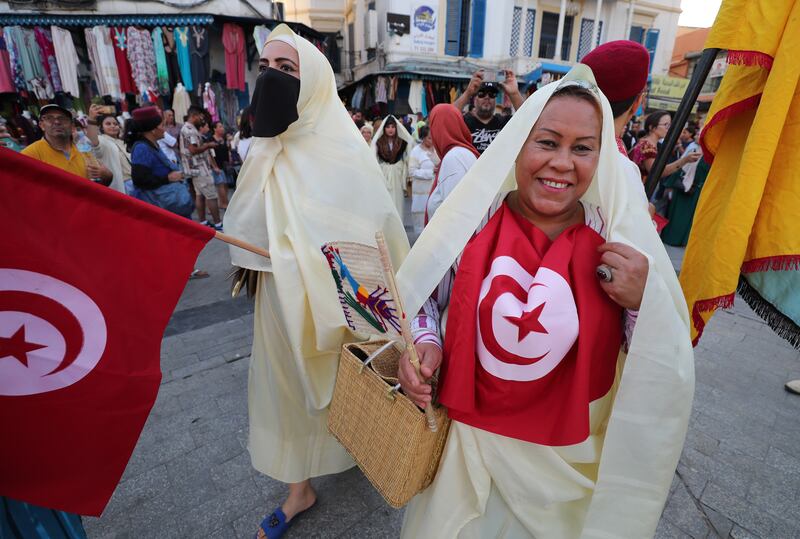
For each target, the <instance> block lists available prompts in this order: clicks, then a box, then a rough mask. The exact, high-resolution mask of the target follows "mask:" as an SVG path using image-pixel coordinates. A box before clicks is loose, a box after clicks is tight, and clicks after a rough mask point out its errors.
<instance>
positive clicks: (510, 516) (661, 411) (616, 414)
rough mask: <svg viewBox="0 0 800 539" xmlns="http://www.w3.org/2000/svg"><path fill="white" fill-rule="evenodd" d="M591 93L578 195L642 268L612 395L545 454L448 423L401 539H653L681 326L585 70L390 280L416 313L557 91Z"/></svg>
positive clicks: (485, 169)
mask: <svg viewBox="0 0 800 539" xmlns="http://www.w3.org/2000/svg"><path fill="white" fill-rule="evenodd" d="M565 84H579V85H581V86H584V87H588V88H593V90H594V91H595V92H597V95H598V99H599V101H600V104H601V105H602V110H603V129H602V148H601V153H600V159H599V164H598V169H597V172H596V174H595V176H594V179H593V181H592V184H591V186H590V187H589V189H588V191H587V192H586V194H585V195H584V197H583V200H585V201H586V202H588V203H590V204H593V205H596V206H598V207H599V208H600V209H601V211H602V213H603V215H605V216H606V218H607V223H606V225H607V232H606V234H605V235H606V239H607V241H615V242H622V243H626V244H628V245H632V246H634V247H635V248H637V249H638V250H639V251H640V252H642V253H644V254H645V255H646V256H647V258H648V261H649V263H650V267H649V272H648V276H647V282H646V286H645V291H644V297H643V299H642V304H641V308H640V310H639V315H638V320H637V322H636V327H635V329H634V332H633V335H632V338H631V342H630V346H629V351H628V353H627V354H625V353H624V352H623V351H620V355H619V361H618V368H617V380H616V382H615V384H614V387H613V388H612V390H611V391H610V392H609V393H608V394H607V395H606V396H604V397H602V398H600V399H598V400H596V401H594V402H593V403H592V404H591V405H590V431H591V433H590V435H589V437H588V438H587V440H585V441H583V442H582V443H579V444H576V445H573V446H568V447H547V446H542V445H537V444H532V443H528V442H523V441H520V440H514V439H511V438H506V437H503V436H499V435H496V434H492V433H489V432H486V431H482V430H480V429H476V428H473V427H470V426H469V425H465V424H461V423H457V422H453V424H452V426H451V430H450V436H449V439H448V442H447V446H446V448H445V452H444V456H443V458H442V461H441V464H440V466H439V471H438V474H437V476H436V478H435V480H434V482H433V484H432V485H431V486H430V487H429V488H428V489H427V490H426V491H425V492H423V493H421V494H420V495H418V496H417V497H416V498H415V499H414V500H412V502H411V504H410V505H409V507H408V508H407V510H406V515H405V521H404V525H403V537H409V538H410V537H437V538H443V539H444V538H452V537H509V538H511V537H515V538H516V537H538V538H546V539H551V538H572V537H585V538H598V539H599V538H603V539H607V538H611V537H636V538H645V537H652V536H653V534H654V532H655V529H656V526H657V524H658V520H659V517H660V515H661V510H662V509H663V506H664V503H665V501H666V498H667V494H668V492H669V486H670V484H671V482H672V478H673V475H674V472H675V467H676V465H677V462H678V457H679V456H680V452H681V448H682V445H683V441H684V437H685V434H686V429H687V426H688V422H689V414H690V412H691V403H692V395H693V391H694V363H693V354H692V347H691V341H690V339H689V317H688V312H687V309H686V304H685V302H684V299H683V295H682V294H681V290H680V287H679V285H678V281H677V278H676V276H675V271H674V270H673V268H672V264H671V263H670V260H669V257H668V256H667V254H666V251H665V250H664V247H663V245H662V243H661V241H660V239H659V237H658V235H657V233H656V231H655V229H654V227H653V226H652V224H651V223H650V219H649V216H648V214H647V210H646V207H644V205H643V204H641V200H640V197H639V195H638V194H637V193H635V192H634V191H633V190H632V188H631V185H630V183H629V182H627V181H626V180H625V176H624V174H625V173H624V171H623V170H622V169H621V168H620V162H619V160H618V159H617V154H618V150H617V147H616V143H615V140H614V122H613V115H612V113H611V108H610V106H609V104H608V100H607V99H606V98H605V97H604V96H602V94H600V93H599V91H597V89H596V86H595V84H594V77H593V76H592V74H591V71H590V70H589V68H588V67H586V66H583V65H578V66H576V67H575V68H573V69H572V71H571V72H570V74H568V75H567V76H566V77H565V78H564V79H562V80H561V81H557V82H554V83H552V84H549V85H547V86H546V87H544V88H542V89H541V90H539V91H537V92H536V93H535V94H533V95H532V96H531V97H529V98H528V99H527V100H526V102H525V104H524V105H523V106H522V107H521V108H520V110H519V111H518V112H517V113H516V114H515V115H514V117H513V119H512V120H511V121H510V122H509V123H508V125H507V126H506V127H505V128H504V129H503V131H502V132H501V133H500V134H499V135H498V137H497V139H496V140H495V141H494V142H493V143H492V145H491V146H489V149H487V150H486V151H485V152H484V153H483V155H482V156H481V158H480V159H479V160H478V162H477V163H476V164H475V165H474V166H473V167H472V169H471V170H470V171H469V173H468V174H467V175H466V176H465V177H464V178H463V179H462V181H461V182H460V183H459V185H458V186H457V187H456V188H455V189H454V190H453V192H452V193H451V195H450V196H449V197H448V198H447V200H445V202H444V204H442V206H441V207H440V208H439V210H438V211H437V212H436V214H435V215H434V217H433V219H432V220H431V222H430V223H429V224H428V226H427V227H426V228H425V230H424V231H423V233H422V235H421V236H420V238H419V239H418V240H417V242H416V243H415V245H414V248H413V250H412V251H411V253H410V254H409V256H408V257H407V258H406V261H405V262H404V263H403V265H402V266H401V268H400V270H399V272H398V281H399V287H400V293H401V294H402V295H403V298H404V299H405V301H406V309H407V310H408V311H409V312H417V311H418V309H419V308H420V306H421V305H422V304H423V302H424V301H425V300H426V299H427V298H428V296H429V295H430V293H431V291H432V290H433V289H434V288H435V287H436V285H437V284H438V282H439V280H440V279H441V277H442V276H443V275H444V274H445V272H446V271H447V270H448V268H449V267H450V265H451V264H452V263H453V261H454V260H455V259H456V257H457V256H458V255H459V254H460V253H461V251H462V250H463V248H464V246H465V245H466V243H467V241H469V239H470V237H471V235H472V233H473V231H474V230H476V227H477V226H478V224H479V223H480V221H481V219H482V218H483V217H484V216H485V215H486V212H487V211H488V209H489V206H490V204H491V203H492V201H493V200H494V199H495V197H496V196H497V195H498V193H502V192H504V191H510V190H512V189H514V188H515V187H516V181H515V178H514V168H513V165H514V161H515V159H516V157H517V154H518V153H519V151H520V149H521V147H522V144H523V143H524V141H525V139H526V138H527V136H528V134H529V132H530V129H531V127H532V126H533V125H534V124H535V122H536V120H537V119H538V117H539V114H540V113H541V111H542V109H543V107H544V105H545V104H546V103H547V100H548V99H549V98H550V96H551V95H552V94H553V92H554V91H555V90H556V89H557V88H559V87H560V86H561V85H565Z"/></svg>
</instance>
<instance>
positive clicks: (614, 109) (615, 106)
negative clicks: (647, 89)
mask: <svg viewBox="0 0 800 539" xmlns="http://www.w3.org/2000/svg"><path fill="white" fill-rule="evenodd" d="M640 95H642V94H641V93H638V94H636V95H635V96H633V97H629V98H628V99H623V100H622V101H614V102H613V103H609V105H611V114H613V115H614V118H619V117H620V116H622V115H623V114H625V113H626V112H628V109H629V108H631V105H633V102H634V101H636V98H638V97H639V96H640Z"/></svg>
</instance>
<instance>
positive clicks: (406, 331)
mask: <svg viewBox="0 0 800 539" xmlns="http://www.w3.org/2000/svg"><path fill="white" fill-rule="evenodd" d="M375 243H377V244H378V252H379V253H380V255H381V264H382V265H383V274H384V277H385V278H386V284H387V285H389V293H390V294H391V295H392V297H393V298H394V302H395V307H397V310H398V311H399V312H400V333H401V334H402V336H403V340H404V341H405V345H406V350H407V351H408V355H409V358H410V360H411V364H412V365H413V366H414V370H415V371H417V376H418V377H419V379H420V380H421V381H423V382H424V381H425V378H424V377H423V376H422V372H421V371H420V363H419V356H418V355H417V349H416V348H414V339H413V338H412V337H411V325H410V324H409V323H408V317H407V316H406V311H405V308H404V307H403V302H402V300H401V299H400V295H399V294H398V293H397V283H396V282H395V280H394V269H393V268H392V260H391V258H390V257H389V249H388V248H387V247H386V238H385V237H384V235H383V232H382V231H380V230H379V231H378V232H376V233H375ZM431 396H433V395H431ZM425 419H426V420H427V422H428V429H429V430H430V431H431V432H436V431H437V430H439V425H437V421H436V413H435V412H434V411H433V399H431V402H430V404H428V405H427V406H426V407H425Z"/></svg>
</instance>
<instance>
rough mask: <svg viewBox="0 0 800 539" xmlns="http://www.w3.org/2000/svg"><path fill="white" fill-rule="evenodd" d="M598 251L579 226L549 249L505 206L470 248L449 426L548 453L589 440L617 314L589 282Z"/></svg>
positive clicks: (463, 267) (447, 366) (447, 399)
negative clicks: (456, 424) (546, 449)
mask: <svg viewBox="0 0 800 539" xmlns="http://www.w3.org/2000/svg"><path fill="white" fill-rule="evenodd" d="M602 243H603V238H602V237H601V236H600V235H599V234H597V233H596V232H595V231H594V230H592V229H591V228H589V227H588V226H586V225H584V224H583V223H581V224H578V225H574V226H572V227H569V228H567V229H566V230H564V231H563V232H562V233H561V234H560V235H559V236H558V237H557V238H556V239H555V240H553V241H551V240H550V239H549V238H548V237H547V236H546V235H545V234H544V232H542V231H541V230H539V229H538V228H536V227H535V226H534V225H533V224H531V223H530V222H528V221H527V220H525V219H524V218H523V217H520V216H519V215H517V214H515V213H514V212H512V211H511V210H510V209H509V208H508V205H507V204H503V205H502V206H501V207H500V209H499V210H498V211H497V213H495V215H494V216H493V217H492V218H491V219H490V220H489V223H488V224H487V225H486V227H485V228H484V229H483V230H482V231H481V232H480V233H479V234H478V235H477V236H476V237H475V238H474V239H473V240H472V241H471V242H470V243H469V244H468V245H467V248H466V249H465V250H464V254H463V255H462V257H461V263H460V264H459V266H458V273H457V274H456V280H455V283H454V284H453V293H452V294H451V297H450V311H449V315H448V319H447V332H446V334H445V342H444V363H443V364H442V389H441V394H440V400H441V402H442V403H443V404H444V405H445V406H447V408H448V415H449V416H450V418H451V419H454V420H456V421H460V422H461V423H466V424H467V425H471V426H473V427H477V428H479V429H482V430H486V431H489V432H494V433H496V434H501V435H503V436H508V437H510V438H515V439H518V440H524V441H527V442H533V443H537V444H542V445H548V446H561V445H571V444H575V443H579V442H582V441H583V440H585V439H586V437H587V436H588V435H589V404H590V403H591V402H592V401H594V400H596V399H599V398H600V397H602V396H603V395H605V394H606V393H607V392H608V391H609V389H611V386H612V383H613V382H614V373H615V370H616V362H617V356H618V354H619V348H620V343H621V340H622V309H621V308H620V307H619V306H618V305H617V304H615V303H614V302H613V301H612V300H611V299H610V298H609V297H608V296H607V295H606V293H605V292H603V289H602V288H601V287H600V284H599V281H598V279H597V277H596V276H595V268H596V267H597V265H598V264H599V263H600V254H599V253H598V252H597V247H598V246H599V245H601V244H602Z"/></svg>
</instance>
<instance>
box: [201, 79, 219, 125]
mask: <svg viewBox="0 0 800 539" xmlns="http://www.w3.org/2000/svg"><path fill="white" fill-rule="evenodd" d="M216 97H217V96H216V95H215V94H214V90H212V89H211V84H209V83H208V82H207V83H206V85H205V89H204V90H203V106H204V107H205V109H206V110H207V111H208V113H209V114H210V115H211V121H212V122H218V121H219V114H218V113H217V104H216V102H215V99H216Z"/></svg>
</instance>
